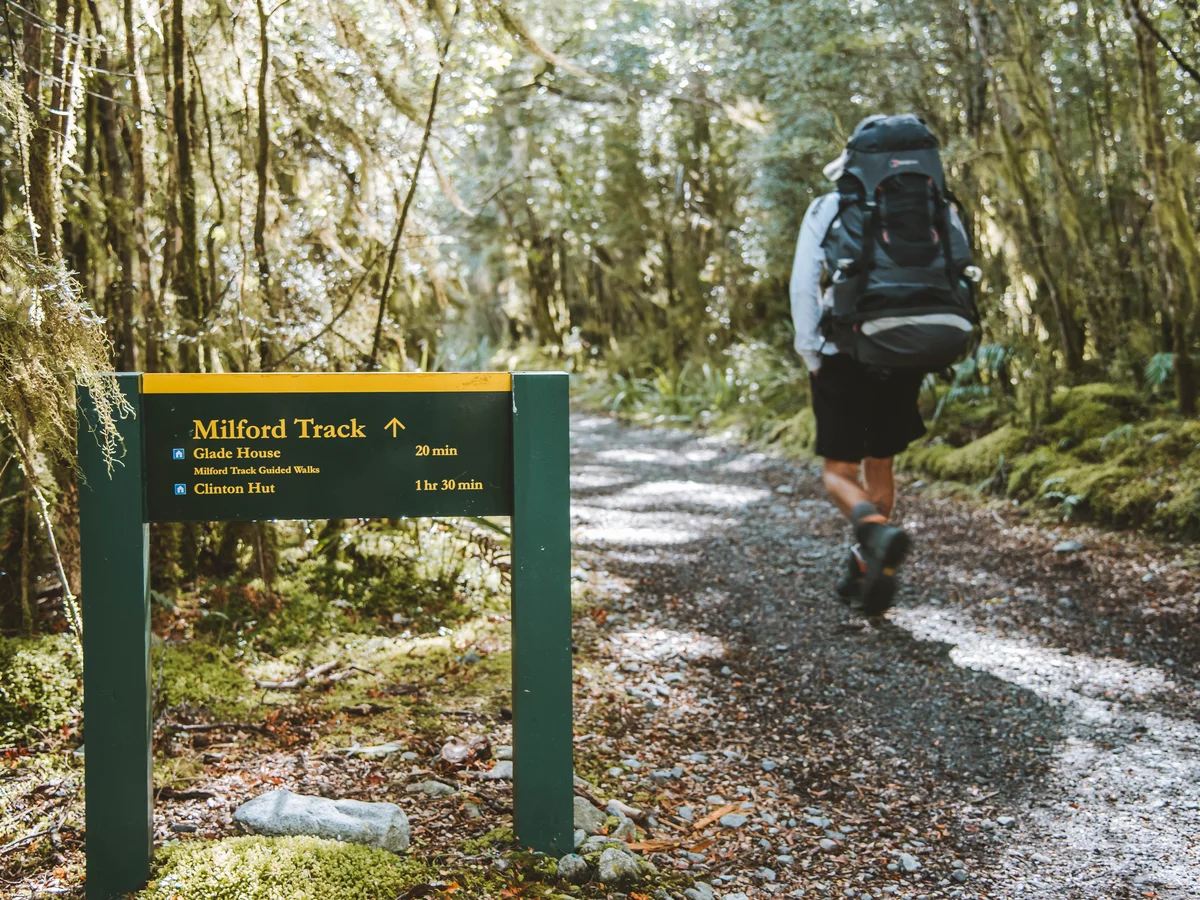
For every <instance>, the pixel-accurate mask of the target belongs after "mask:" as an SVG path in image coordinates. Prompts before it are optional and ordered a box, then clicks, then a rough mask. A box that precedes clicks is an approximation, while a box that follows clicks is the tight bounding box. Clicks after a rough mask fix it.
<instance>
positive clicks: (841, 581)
mask: <svg viewBox="0 0 1200 900" xmlns="http://www.w3.org/2000/svg"><path fill="white" fill-rule="evenodd" d="M866 571H867V564H866V562H865V561H864V560H863V558H862V553H861V552H860V551H859V549H858V547H857V545H856V546H854V547H851V548H850V552H849V553H847V554H846V561H845V562H844V563H843V564H842V575H841V577H840V578H838V580H837V585H835V587H834V590H836V591H837V595H838V599H839V600H841V601H842V602H843V603H845V604H847V605H848V606H857V605H858V602H859V600H860V598H861V597H862V583H863V576H864V575H865V574H866Z"/></svg>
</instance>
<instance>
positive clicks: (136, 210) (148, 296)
mask: <svg viewBox="0 0 1200 900" xmlns="http://www.w3.org/2000/svg"><path fill="white" fill-rule="evenodd" d="M123 12H124V23H125V68H126V71H128V72H130V73H132V74H133V77H132V78H131V79H130V93H131V101H132V102H131V103H130V105H131V106H132V107H133V110H132V112H133V121H132V123H130V127H129V128H127V129H126V131H125V134H126V135H127V140H126V145H127V147H128V152H129V166H130V169H131V170H132V173H133V236H134V241H135V243H136V245H137V257H138V293H139V298H140V301H141V308H142V320H143V327H144V329H145V332H144V336H143V340H144V342H145V344H144V346H145V354H144V362H143V368H144V369H145V371H147V372H157V371H159V370H160V369H161V368H162V347H161V339H162V337H161V336H162V333H163V331H164V330H165V329H164V323H163V321H162V312H161V310H159V308H158V301H157V298H156V297H155V296H154V280H153V277H152V275H151V271H150V237H149V233H148V231H147V228H146V148H145V143H146V142H145V118H144V117H143V115H142V87H141V84H142V79H141V65H140V62H139V60H138V49H137V32H136V31H135V30H134V27H133V0H125V2H124V6H123Z"/></svg>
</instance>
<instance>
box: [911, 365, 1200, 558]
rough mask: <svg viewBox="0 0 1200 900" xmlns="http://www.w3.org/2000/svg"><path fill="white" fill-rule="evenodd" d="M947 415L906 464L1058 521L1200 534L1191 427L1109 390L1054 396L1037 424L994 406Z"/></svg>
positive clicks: (1098, 387)
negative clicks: (1003, 416) (1004, 417)
mask: <svg viewBox="0 0 1200 900" xmlns="http://www.w3.org/2000/svg"><path fill="white" fill-rule="evenodd" d="M948 409H949V415H947V416H946V418H945V419H944V420H942V421H939V422H936V423H935V424H934V427H933V428H932V429H931V435H930V437H929V438H927V439H926V440H925V441H923V442H921V443H919V444H917V445H914V446H913V447H912V448H910V449H909V451H908V452H907V453H905V454H904V456H903V457H902V458H901V464H902V466H904V467H905V468H907V469H908V470H910V471H912V472H916V473H920V474H924V475H932V476H933V477H935V478H939V479H945V480H949V481H958V482H963V483H966V484H969V485H972V486H974V487H976V488H978V489H980V490H981V491H982V492H985V493H988V494H998V495H1002V496H1006V497H1009V498H1011V499H1014V500H1017V501H1018V502H1021V503H1026V504H1029V505H1030V506H1031V507H1034V508H1037V509H1041V510H1044V511H1045V512H1046V513H1047V514H1049V515H1053V516H1055V517H1061V518H1063V519H1068V520H1072V521H1089V522H1093V523H1096V524H1099V525H1104V526H1108V527H1114V528H1140V529H1143V530H1146V531H1150V532H1154V533H1158V534H1163V535H1165V536H1170V537H1179V538H1182V537H1188V536H1195V535H1197V534H1200V423H1198V422H1196V421H1194V420H1188V419H1182V418H1179V417H1177V416H1171V415H1169V414H1167V413H1166V412H1165V411H1164V410H1162V409H1160V408H1157V407H1156V406H1155V405H1154V404H1151V403H1148V402H1146V401H1144V400H1143V399H1142V398H1140V397H1139V396H1138V395H1137V394H1136V393H1135V392H1133V391H1132V390H1129V389H1125V388H1118V387H1114V386H1112V385H1108V384H1089V385H1084V386H1080V387H1076V388H1069V389H1062V390H1060V391H1058V392H1057V393H1055V394H1054V395H1053V397H1052V398H1051V401H1050V403H1049V408H1048V410H1047V411H1046V415H1045V417H1044V419H1043V421H1041V422H1039V423H1038V424H1037V426H1036V427H1031V426H1029V425H1028V424H1026V423H1021V422H1019V421H1012V420H1015V419H1016V417H1015V416H1012V415H1010V416H1009V418H1010V421H1007V422H1004V421H998V420H997V414H996V408H995V405H994V404H992V403H987V402H971V401H967V402H960V403H958V404H955V405H953V406H950V407H948ZM981 432H982V434H981ZM977 435H981V436H977Z"/></svg>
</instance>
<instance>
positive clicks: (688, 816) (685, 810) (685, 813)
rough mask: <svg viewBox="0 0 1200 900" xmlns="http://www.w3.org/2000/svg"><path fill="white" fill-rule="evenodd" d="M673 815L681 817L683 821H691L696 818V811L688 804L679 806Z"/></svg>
mask: <svg viewBox="0 0 1200 900" xmlns="http://www.w3.org/2000/svg"><path fill="white" fill-rule="evenodd" d="M675 815H677V816H679V818H681V819H683V821H685V822H691V821H692V820H693V819H695V818H696V813H695V812H694V811H693V810H692V808H691V807H690V806H681V807H679V809H677V810H675Z"/></svg>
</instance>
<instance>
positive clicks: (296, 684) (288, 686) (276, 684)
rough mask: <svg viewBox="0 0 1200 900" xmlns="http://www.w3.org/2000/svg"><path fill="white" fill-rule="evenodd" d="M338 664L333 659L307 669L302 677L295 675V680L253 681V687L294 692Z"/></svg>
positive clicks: (330, 670)
mask: <svg viewBox="0 0 1200 900" xmlns="http://www.w3.org/2000/svg"><path fill="white" fill-rule="evenodd" d="M339 665H340V663H339V662H338V661H337V660H336V659H335V660H332V661H330V662H327V663H321V665H319V666H316V667H314V668H312V669H309V670H308V671H307V672H305V673H303V674H302V675H297V676H296V677H295V678H290V679H288V680H287V681H255V682H254V683H255V685H257V686H258V687H260V688H262V689H264V690H268V691H295V690H298V689H300V688H302V687H304V686H305V685H307V684H308V683H309V682H311V681H315V680H316V679H318V678H320V677H321V676H322V675H324V674H325V673H326V672H332V671H333V670H334V669H336V668H337V667H338V666H339Z"/></svg>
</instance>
